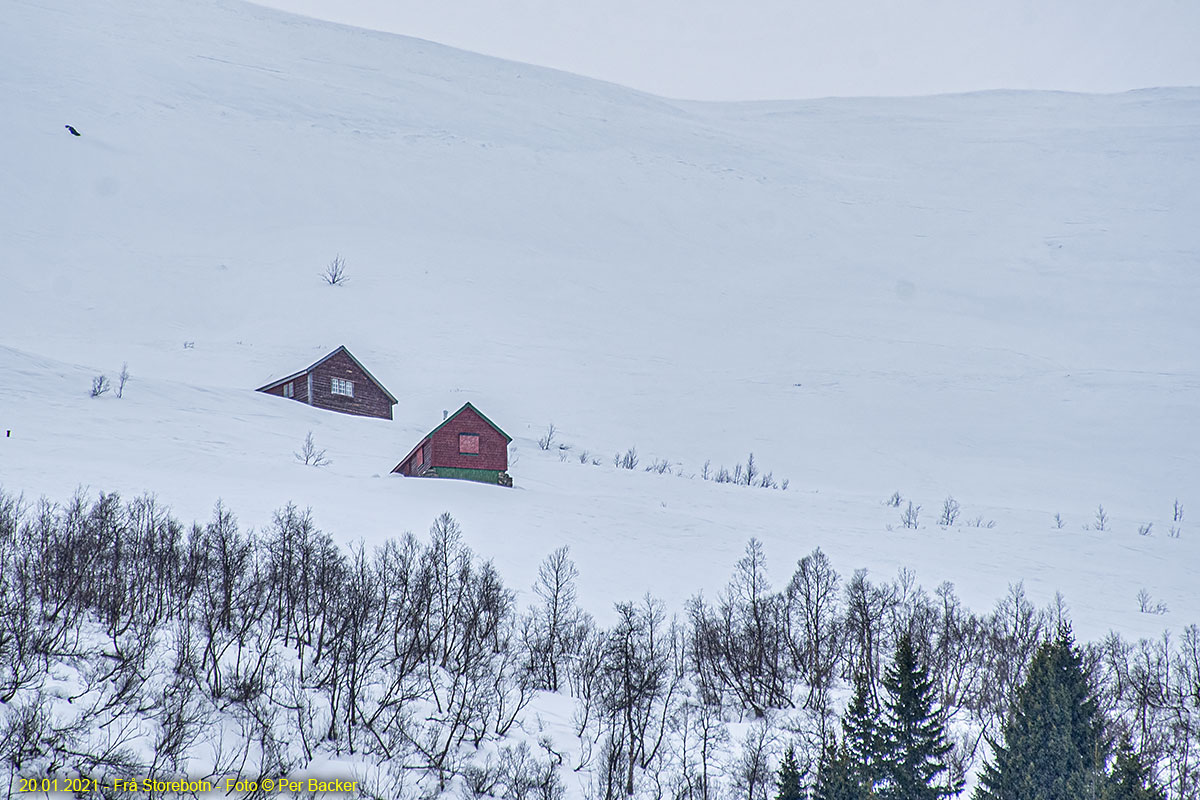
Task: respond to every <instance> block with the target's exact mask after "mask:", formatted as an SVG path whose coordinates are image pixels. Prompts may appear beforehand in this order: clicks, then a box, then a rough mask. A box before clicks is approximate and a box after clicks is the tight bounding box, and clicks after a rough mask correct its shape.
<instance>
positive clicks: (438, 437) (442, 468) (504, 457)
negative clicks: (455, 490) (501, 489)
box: [392, 403, 512, 486]
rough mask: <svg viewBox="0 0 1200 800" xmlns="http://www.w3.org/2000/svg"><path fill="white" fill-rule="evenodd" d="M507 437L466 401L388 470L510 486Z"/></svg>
mask: <svg viewBox="0 0 1200 800" xmlns="http://www.w3.org/2000/svg"><path fill="white" fill-rule="evenodd" d="M511 441H512V437H511V436H509V435H508V434H507V433H505V432H504V431H502V430H500V428H499V427H498V426H497V425H496V423H494V422H492V421H491V420H490V419H488V418H487V417H485V416H484V415H483V414H482V413H481V412H480V411H479V409H477V408H475V406H473V405H471V404H470V403H467V404H466V405H464V406H463V407H462V408H460V409H459V410H458V411H455V412H454V413H453V414H451V415H450V416H449V417H447V418H446V420H445V422H443V423H442V424H441V425H438V426H437V427H436V428H434V429H433V430H432V431H430V432H429V433H428V434H427V435H426V436H425V438H424V439H422V440H421V441H420V442H419V443H418V444H417V446H416V447H414V448H413V449H412V451H411V452H409V454H408V455H406V456H405V457H404V460H402V461H401V462H400V463H399V464H397V465H396V468H395V469H393V470H392V472H398V473H400V474H401V475H408V476H414V477H423V478H459V479H462V480H469V481H480V482H482V483H498V484H500V485H502V486H512V478H511V477H509V475H508V443H509V442H511Z"/></svg>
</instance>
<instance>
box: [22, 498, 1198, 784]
mask: <svg viewBox="0 0 1200 800" xmlns="http://www.w3.org/2000/svg"><path fill="white" fill-rule="evenodd" d="M577 576H578V571H577V568H576V565H575V564H574V563H573V562H572V560H571V559H570V556H569V552H568V551H567V549H566V548H560V549H559V550H557V551H555V552H554V553H552V554H550V555H549V556H548V557H547V559H546V560H545V562H543V564H542V565H541V567H540V570H539V573H538V577H537V580H536V583H535V585H534V586H533V587H532V591H531V593H530V594H529V595H528V596H529V598H530V600H531V602H529V603H528V604H527V605H525V606H522V605H521V604H520V603H519V602H518V599H517V594H516V593H515V592H514V591H513V590H511V589H510V588H508V587H506V586H505V584H504V582H503V580H502V579H501V576H500V575H499V574H498V573H497V572H496V570H495V568H494V567H493V565H492V564H491V563H490V562H488V561H486V560H483V559H481V558H479V557H478V556H477V555H476V554H475V553H473V552H472V551H471V549H470V548H469V547H468V546H467V545H466V544H465V542H464V539H463V533H462V531H461V529H460V527H459V525H458V523H457V522H456V521H455V520H454V519H453V518H452V517H450V516H449V515H448V514H443V515H442V516H440V517H439V518H438V519H436V520H435V521H434V522H433V524H432V526H431V528H430V530H429V532H428V534H427V535H426V536H424V537H420V538H418V537H416V536H414V535H412V534H404V535H402V536H399V537H397V538H394V539H390V540H388V541H386V542H385V543H384V544H382V545H380V546H378V547H373V548H368V547H366V546H364V545H362V544H352V545H350V546H348V547H344V546H341V545H339V543H338V542H337V541H335V540H334V538H333V537H332V536H330V535H329V534H328V533H325V532H323V531H320V530H318V529H317V528H316V526H315V525H314V523H313V520H312V516H311V514H310V513H309V512H307V511H303V510H301V509H299V508H297V507H296V506H292V505H289V506H287V507H285V508H283V509H280V510H279V511H278V512H277V513H276V514H275V516H274V519H273V520H272V522H271V524H270V525H269V526H267V527H266V528H264V529H262V530H259V531H252V530H246V529H243V528H242V527H241V526H240V525H239V524H238V522H237V520H236V518H235V517H234V515H233V513H232V512H231V511H230V510H229V509H227V508H225V507H224V506H223V505H221V504H219V503H218V504H217V506H216V507H215V509H214V512H213V515H212V517H211V519H210V520H209V521H208V522H207V523H204V524H199V523H193V524H191V525H185V524H183V523H182V522H180V521H179V520H177V519H175V518H174V517H172V516H171V515H170V514H169V513H168V512H167V511H166V510H165V509H164V508H163V507H162V506H160V505H159V504H158V503H157V502H156V501H155V499H154V498H153V497H151V496H144V497H139V498H136V499H133V500H130V501H123V500H122V499H121V498H120V497H118V496H117V495H115V494H100V495H99V496H97V497H95V498H88V497H86V496H84V495H83V494H78V495H76V496H75V497H73V498H71V499H70V500H69V501H67V502H65V503H62V504H54V503H51V502H49V501H46V500H42V501H39V502H37V503H26V502H24V501H23V499H22V498H21V497H19V496H15V495H12V494H8V493H5V492H3V491H0V763H3V764H4V767H5V770H6V771H7V772H8V773H9V778H10V780H9V783H8V785H9V787H10V788H9V790H8V791H9V793H10V794H11V793H12V791H13V790H12V788H11V787H12V785H13V784H12V781H11V779H12V777H13V776H16V775H33V774H37V775H39V776H40V775H47V774H64V775H66V774H70V775H80V776H84V777H95V778H98V779H101V785H102V786H103V785H104V781H103V779H104V778H105V777H106V776H108V775H121V776H125V775H131V774H137V775H148V776H151V777H164V778H169V777H173V776H180V775H183V774H185V773H187V774H189V775H190V776H191V777H204V776H199V775H196V774H195V770H196V764H202V765H204V766H203V769H204V770H207V772H208V774H209V775H212V776H219V775H224V774H232V773H238V774H241V775H243V776H253V775H254V774H257V775H259V776H261V777H273V776H278V775H283V774H296V773H298V772H301V771H303V770H304V769H305V768H307V766H308V765H309V764H311V763H313V762H314V761H315V760H320V759H327V758H335V759H336V758H340V759H348V760H350V761H353V762H354V763H357V764H361V765H363V770H364V774H363V775H362V776H360V777H362V778H363V780H362V783H361V784H360V785H361V786H362V787H363V791H364V794H365V795H366V796H378V797H424V796H434V795H436V794H438V793H441V792H453V793H455V794H458V795H461V796H466V797H505V798H515V799H516V800H526V799H529V800H532V799H533V798H543V799H544V800H557V799H558V798H561V797H563V796H564V795H565V794H567V793H568V786H571V787H574V788H572V790H571V792H572V793H575V794H579V795H581V796H583V797H586V798H589V800H591V799H592V798H594V799H595V800H616V799H617V798H627V797H638V798H642V797H645V798H672V799H673V800H725V798H745V800H767V799H768V798H772V797H785V798H791V797H820V798H825V799H826V800H830V799H831V798H841V797H879V798H884V799H885V800H891V799H892V798H924V797H942V796H949V795H951V794H955V793H957V792H958V791H960V790H961V789H962V787H963V786H964V785H966V784H967V783H970V782H971V781H972V780H973V779H974V783H975V793H976V796H977V797H978V798H979V800H992V798H995V799H996V800H1000V799H1001V798H1010V797H1012V798H1015V797H1022V798H1038V797H1045V798H1047V799H1049V798H1058V797H1063V798H1066V797H1088V798H1098V800H1115V798H1124V797H1139V798H1142V797H1144V798H1147V799H1148V798H1152V797H1158V796H1166V797H1168V798H1170V800H1195V798H1198V797H1200V629H1198V628H1197V627H1196V626H1194V625H1193V626H1190V627H1188V628H1186V629H1185V630H1183V631H1182V633H1181V634H1180V635H1179V636H1178V637H1176V636H1172V635H1169V634H1164V635H1163V637H1161V638H1160V639H1158V640H1143V641H1139V642H1127V641H1125V640H1124V639H1122V638H1121V637H1120V636H1118V635H1116V634H1112V635H1110V636H1109V637H1108V638H1107V639H1105V640H1104V641H1102V642H1096V643H1088V644H1084V645H1076V644H1075V643H1074V642H1073V640H1072V639H1071V638H1070V634H1069V618H1068V613H1067V610H1066V607H1065V603H1064V602H1063V601H1062V599H1061V598H1058V599H1056V601H1055V602H1054V603H1052V604H1051V605H1050V606H1049V607H1048V608H1038V607H1037V606H1035V605H1034V604H1033V603H1032V602H1031V601H1030V599H1029V598H1028V597H1027V596H1026V595H1025V593H1024V591H1023V589H1022V588H1021V586H1020V585H1019V584H1017V585H1014V586H1012V587H1011V589H1010V591H1009V593H1008V594H1007V595H1006V596H1005V597H1004V598H1002V599H1001V600H1000V601H999V602H998V603H997V604H996V606H995V607H994V608H993V609H992V610H991V611H989V612H987V613H982V614H981V613H975V612H972V611H970V610H969V609H967V608H965V607H964V606H963V605H962V603H961V602H960V600H959V599H958V597H957V595H956V594H955V591H954V587H953V586H952V585H950V584H942V585H941V586H939V587H938V588H937V589H936V590H935V591H934V592H932V593H930V592H928V591H926V590H925V589H924V588H923V587H921V586H920V585H919V584H918V583H917V581H916V579H915V576H914V575H913V574H912V573H911V572H908V571H906V570H902V571H901V572H900V574H899V575H898V576H897V577H896V578H895V579H892V580H873V579H872V578H871V577H870V576H869V575H868V573H867V572H866V571H865V570H858V571H856V572H854V573H852V574H851V576H850V577H848V578H845V579H843V577H842V576H841V575H839V574H838V573H837V571H836V570H834V568H833V566H832V564H831V563H830V562H829V559H828V558H827V557H826V556H825V554H824V553H823V552H821V551H820V550H819V549H818V550H814V551H813V552H812V553H810V554H808V555H806V556H804V557H803V558H801V559H800V560H799V561H798V562H797V564H796V565H795V569H794V571H793V572H792V574H791V576H790V577H789V578H788V579H787V580H786V581H783V582H782V583H781V585H780V586H779V587H778V588H776V587H775V586H774V585H773V584H772V580H771V577H770V573H769V571H768V565H767V559H766V554H765V553H764V551H763V548H762V546H761V544H760V543H759V542H757V541H755V540H753V539H752V540H750V542H749V543H748V545H747V547H746V551H745V555H744V556H743V558H741V559H740V560H739V561H738V562H737V563H736V564H735V565H734V569H733V574H732V576H731V579H730V581H729V584H728V585H727V586H726V587H725V588H724V589H723V590H722V591H720V592H719V593H717V595H716V596H715V597H713V598H711V599H710V598H706V597H704V596H703V595H702V594H697V595H696V596H695V597H693V598H692V600H690V601H689V602H688V603H687V605H686V607H685V608H683V609H681V610H680V611H679V612H677V613H670V612H669V610H668V609H667V608H666V607H665V606H664V604H663V603H662V602H661V601H660V600H658V599H656V598H654V597H653V596H652V595H650V594H647V595H646V596H645V597H643V598H641V599H638V600H634V601H629V602H621V603H618V604H616V606H615V608H614V614H613V620H614V621H613V622H612V623H611V624H609V625H600V624H598V623H597V622H596V621H595V620H594V619H593V618H592V617H591V616H590V615H589V614H588V613H586V611H585V610H583V609H582V608H580V607H579V605H578V603H577V599H576V595H575V582H576V579H577ZM1064 665H1067V666H1070V668H1071V669H1075V670H1077V672H1078V676H1079V677H1078V678H1077V679H1074V680H1075V683H1072V684H1069V685H1066V684H1064V685H1058V684H1054V685H1053V686H1051V688H1046V687H1045V686H1044V685H1043V683H1044V681H1045V680H1046V675H1050V676H1052V677H1055V679H1058V677H1061V674H1062V673H1063V672H1064V670H1066V669H1067V667H1066V666H1064ZM1072 665H1073V666H1072ZM1039 681H1041V682H1042V683H1039ZM1039 687H1041V688H1039ZM539 693H558V694H560V695H566V696H568V697H569V698H570V703H571V707H572V708H573V712H572V715H571V718H570V728H571V731H570V733H571V735H570V737H569V741H567V740H564V739H563V737H562V736H558V737H557V738H555V737H554V736H551V735H549V734H547V733H545V732H544V731H541V730H539V724H538V719H537V715H535V714H532V713H531V712H530V703H531V702H532V701H533V700H534V699H535V697H537V696H538V694H539ZM1063 697H1069V698H1071V702H1072V703H1077V705H1071V706H1069V707H1068V705H1066V704H1063V703H1062V702H1060V701H1061V700H1062V698H1063ZM1039 698H1041V699H1039ZM1046 698H1050V699H1046ZM1051 700H1053V701H1054V703H1059V704H1058V705H1054V703H1052V702H1051ZM1078 704H1082V705H1078ZM1081 709H1082V710H1081ZM1064 715H1065V716H1064ZM1064 720H1066V721H1064ZM1080 720H1083V721H1082V722H1081V721H1080ZM1047 731H1051V732H1053V733H1054V735H1055V736H1056V737H1057V738H1053V737H1051V735H1050V733H1047ZM1064 731H1066V733H1064ZM1037 736H1042V737H1043V738H1042V739H1037V738H1036V737H1037ZM1030 737H1033V738H1030ZM1068 744H1069V746H1068ZM1055 748H1057V749H1055ZM1072 748H1073V749H1072ZM1047 753H1052V754H1055V756H1054V758H1053V759H1051V760H1054V761H1055V763H1057V760H1056V759H1057V758H1058V756H1060V755H1062V756H1063V758H1066V759H1067V761H1066V762H1064V763H1070V764H1071V765H1073V766H1072V767H1071V769H1074V770H1075V771H1074V772H1070V773H1069V775H1068V776H1067V777H1064V778H1063V783H1062V785H1063V786H1064V787H1067V788H1064V789H1063V790H1062V792H1060V793H1044V794H1037V793H1030V792H1031V791H1032V790H1031V789H1030V788H1029V787H1030V786H1031V785H1040V784H1038V781H1041V780H1042V779H1043V778H1044V777H1045V776H1044V775H1043V774H1042V773H1041V772H1038V771H1037V770H1039V769H1042V767H1037V768H1036V769H1035V768H1034V767H1027V766H1022V765H1027V762H1029V759H1030V758H1033V757H1034V756H1045V754H1047ZM1064 754H1065V755H1064ZM1046 758H1049V756H1046ZM1022 759H1024V760H1022ZM1038 763H1039V764H1040V763H1042V762H1038ZM1046 763H1049V762H1046ZM1022 769H1024V770H1026V771H1025V772H1022V771H1021V770H1022ZM1064 769H1066V768H1064ZM1030 770H1033V771H1032V772H1030ZM1064 774H1066V773H1064ZM1031 775H1033V776H1036V777H1030V776H1031ZM976 776H977V777H976ZM1071 776H1074V777H1071ZM1080 776H1083V777H1080ZM785 779H786V780H785ZM1022 781H1024V782H1022ZM1030 781H1033V782H1034V783H1033V784H1030V783H1029V782H1030ZM1121 781H1124V784H1122V785H1125V786H1127V787H1133V786H1134V785H1135V784H1136V786H1137V789H1138V790H1139V791H1142V792H1156V791H1161V792H1163V793H1165V794H1164V795H1156V794H1146V795H1129V794H1112V792H1114V791H1116V790H1115V789H1114V788H1113V787H1114V786H1116V785H1118V784H1120V783H1121ZM922 787H924V788H922ZM926 790H929V791H932V792H934V793H933V794H929V793H927V792H926ZM106 791H107V790H106ZM1130 791H1132V788H1130ZM785 792H793V794H786V795H785ZM839 792H841V793H839ZM1063 792H1065V793H1063ZM1106 792H1107V793H1108V794H1105V793H1106Z"/></svg>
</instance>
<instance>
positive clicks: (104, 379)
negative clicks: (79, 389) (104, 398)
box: [91, 375, 112, 397]
mask: <svg viewBox="0 0 1200 800" xmlns="http://www.w3.org/2000/svg"><path fill="white" fill-rule="evenodd" d="M111 388H112V386H111V385H110V384H109V382H108V376H107V375H97V376H96V377H94V378H92V391H91V396H92V397H99V396H100V395H102V394H104V393H105V392H107V391H108V390H109V389H111Z"/></svg>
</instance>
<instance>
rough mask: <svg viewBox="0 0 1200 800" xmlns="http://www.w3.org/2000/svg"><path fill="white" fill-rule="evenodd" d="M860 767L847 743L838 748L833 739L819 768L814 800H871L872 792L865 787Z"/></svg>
mask: <svg viewBox="0 0 1200 800" xmlns="http://www.w3.org/2000/svg"><path fill="white" fill-rule="evenodd" d="M858 767H859V765H858V764H856V763H854V758H853V756H851V755H850V752H849V750H847V748H846V744H845V742H843V743H842V746H841V747H838V744H837V740H836V739H834V738H832V737H831V738H830V740H829V742H828V743H827V744H826V745H825V750H824V752H823V753H822V754H821V761H820V763H819V764H818V766H817V783H816V785H815V786H814V787H813V800H870V797H871V792H870V790H869V789H867V788H866V787H865V786H863V784H862V779H861V777H860V772H861V770H860V769H859V768H858Z"/></svg>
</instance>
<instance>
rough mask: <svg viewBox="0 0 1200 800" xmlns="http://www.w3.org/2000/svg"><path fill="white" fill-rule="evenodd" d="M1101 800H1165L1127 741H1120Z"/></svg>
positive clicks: (1148, 771) (1164, 796)
mask: <svg viewBox="0 0 1200 800" xmlns="http://www.w3.org/2000/svg"><path fill="white" fill-rule="evenodd" d="M1101 798H1102V799H1103V800H1167V793H1166V792H1164V791H1163V790H1162V788H1161V787H1160V786H1158V785H1157V784H1156V783H1155V782H1154V779H1153V778H1152V777H1151V775H1150V768H1149V767H1147V766H1146V765H1145V764H1144V763H1143V762H1142V759H1141V758H1140V757H1138V754H1137V753H1135V752H1134V751H1133V747H1131V746H1130V744H1129V740H1128V739H1122V741H1121V745H1120V746H1119V747H1118V748H1117V756H1116V758H1115V759H1114V760H1113V766H1112V772H1111V773H1110V774H1109V777H1108V783H1107V784H1106V785H1105V787H1104V791H1103V793H1102V794H1101Z"/></svg>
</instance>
